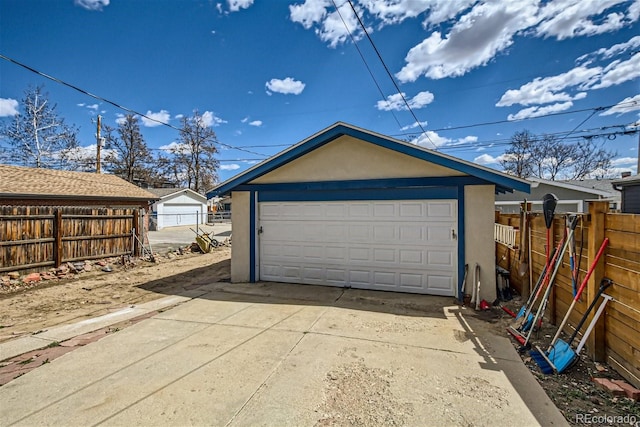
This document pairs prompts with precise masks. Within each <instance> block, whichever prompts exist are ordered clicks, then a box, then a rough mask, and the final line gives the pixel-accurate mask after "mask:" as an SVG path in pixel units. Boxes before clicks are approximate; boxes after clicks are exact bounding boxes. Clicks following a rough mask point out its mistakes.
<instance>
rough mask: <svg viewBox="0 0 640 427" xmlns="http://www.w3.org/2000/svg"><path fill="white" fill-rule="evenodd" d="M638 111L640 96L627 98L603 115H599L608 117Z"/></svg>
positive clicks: (639, 108)
mask: <svg viewBox="0 0 640 427" xmlns="http://www.w3.org/2000/svg"><path fill="white" fill-rule="evenodd" d="M638 110H640V94H638V95H636V96H634V97H631V96H629V97H627V98H625V99H623V100H622V101H620V102H618V103H617V104H616V105H614V106H613V107H611V108H609V109H608V110H607V111H605V112H604V113H600V115H601V116H610V115H612V114H625V113H630V112H632V111H638Z"/></svg>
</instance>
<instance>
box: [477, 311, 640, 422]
mask: <svg viewBox="0 0 640 427" xmlns="http://www.w3.org/2000/svg"><path fill="white" fill-rule="evenodd" d="M522 304H523V303H522V301H521V300H520V298H516V299H513V300H511V301H508V302H505V303H503V304H502V305H503V306H505V307H507V308H509V309H511V310H512V311H513V312H518V310H519V309H520V307H522ZM477 315H478V317H479V318H481V319H483V320H485V321H487V322H488V323H490V324H492V326H493V327H494V330H495V333H496V334H498V335H503V336H509V335H508V334H507V332H506V328H507V327H508V326H509V325H511V324H512V321H513V319H512V318H511V316H509V315H508V314H507V313H506V312H504V311H503V310H502V309H500V308H499V307H492V308H491V310H489V311H486V312H479V313H477ZM555 333H556V327H555V326H553V325H550V324H549V323H547V322H544V323H543V325H542V327H541V329H540V330H539V331H535V332H534V333H533V335H532V343H533V344H535V345H538V346H539V347H540V348H541V349H546V348H547V347H548V346H549V343H550V341H551V339H552V338H553V336H554V335H555ZM561 339H563V340H565V342H566V341H568V337H567V336H564V335H561ZM512 343H513V346H514V348H516V350H518V349H519V348H520V344H519V343H517V342H516V341H515V340H513V339H512ZM575 346H576V342H574V343H573V347H575ZM585 353H586V351H582V352H581V354H580V355H579V359H578V361H577V362H576V364H575V365H573V366H572V367H570V368H568V369H566V370H565V371H564V372H563V373H562V374H553V375H546V374H543V373H542V372H541V371H540V368H539V367H538V365H537V364H536V362H535V360H533V359H532V358H531V357H530V356H529V352H528V351H525V352H521V353H520V355H521V357H522V361H523V363H524V364H525V365H526V366H527V367H528V368H529V370H530V371H531V373H532V375H533V376H534V377H535V378H536V379H537V380H538V383H540V385H541V386H542V388H543V389H544V390H545V392H546V393H547V395H548V396H549V397H550V398H551V400H552V401H553V403H554V404H555V405H556V407H557V408H558V409H559V410H560V411H561V412H562V414H563V415H564V417H565V418H566V420H567V421H568V422H569V424H571V425H574V426H593V425H607V426H617V425H620V426H623V425H624V426H629V425H632V426H640V403H638V402H635V401H633V400H631V399H629V398H627V397H615V396H613V395H611V394H609V393H608V392H606V391H604V390H602V389H600V388H598V387H596V386H595V384H594V383H593V381H592V378H594V377H596V378H609V379H612V380H616V379H618V380H624V378H623V377H622V376H621V375H619V374H618V373H617V372H616V371H615V370H613V368H611V367H610V366H608V365H607V364H604V363H595V362H593V361H592V360H590V359H589V358H588V357H587V356H586V355H585ZM605 416H606V417H612V418H610V419H604V418H603V417H605ZM625 416H627V417H628V419H634V420H635V422H634V423H632V424H629V423H628V422H627V423H624V422H608V421H609V420H615V419H617V418H616V417H620V418H619V419H624V417H625ZM598 417H599V418H598ZM593 419H601V420H604V421H607V422H602V423H598V422H589V420H593Z"/></svg>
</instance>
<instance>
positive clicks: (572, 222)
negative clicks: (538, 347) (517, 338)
mask: <svg viewBox="0 0 640 427" xmlns="http://www.w3.org/2000/svg"><path fill="white" fill-rule="evenodd" d="M577 222H578V218H577V217H576V216H572V217H571V219H570V222H569V228H570V230H569V235H568V236H566V237H565V239H564V244H563V246H562V250H561V251H560V255H559V256H558V257H557V261H556V262H555V266H554V268H553V274H552V275H551V278H550V279H549V284H548V285H547V289H546V290H545V293H544V296H543V297H542V300H541V301H540V305H538V310H537V311H536V315H535V316H534V317H533V322H532V323H531V325H530V327H529V331H528V333H527V335H526V337H525V340H524V344H523V345H522V348H521V350H524V349H527V348H529V341H530V340H531V334H532V333H533V330H534V329H535V326H536V325H537V324H538V321H539V320H540V319H542V316H544V313H545V311H546V309H547V303H548V302H549V297H550V296H551V289H552V288H553V283H554V282H555V279H556V275H557V274H558V270H559V269H560V265H561V264H562V257H563V256H564V254H565V252H566V251H567V246H568V245H569V241H570V240H571V237H572V236H573V233H574V232H575V229H576V224H577ZM556 255H557V254H556Z"/></svg>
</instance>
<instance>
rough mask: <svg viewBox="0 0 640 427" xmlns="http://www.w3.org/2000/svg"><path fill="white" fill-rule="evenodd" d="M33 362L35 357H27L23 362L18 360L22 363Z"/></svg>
mask: <svg viewBox="0 0 640 427" xmlns="http://www.w3.org/2000/svg"><path fill="white" fill-rule="evenodd" d="M31 362H33V357H30V358H28V359H25V360H23V361H21V362H18V363H19V364H20V365H28V364H29V363H31Z"/></svg>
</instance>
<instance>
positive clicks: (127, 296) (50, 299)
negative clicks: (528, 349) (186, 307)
mask: <svg viewBox="0 0 640 427" xmlns="http://www.w3.org/2000/svg"><path fill="white" fill-rule="evenodd" d="M230 256H231V251H230V249H229V248H227V247H223V248H218V249H215V250H214V251H212V252H211V253H209V254H201V253H189V252H188V253H185V254H183V255H178V254H175V253H170V254H168V255H162V256H156V262H155V263H152V262H149V261H143V260H135V262H134V263H127V264H126V265H122V264H115V263H114V264H112V265H110V266H111V267H112V268H113V271H112V272H103V271H101V269H100V268H96V269H95V270H92V271H91V272H83V273H80V274H77V275H75V276H74V277H73V278H71V279H62V280H51V281H45V282H40V284H38V285H37V286H25V287H11V288H2V289H0V342H2V341H6V340H9V339H13V338H16V337H19V336H22V335H27V334H34V333H37V332H38V331H41V330H43V329H46V328H49V327H53V326H56V325H62V324H68V323H73V322H77V321H80V320H83V319H86V318H88V317H95V316H100V315H103V314H106V313H109V312H112V311H117V310H119V309H121V308H123V307H127V306H130V305H132V304H140V303H144V302H148V301H151V300H154V299H157V298H161V297H163V296H166V295H174V294H178V293H180V292H181V291H184V290H189V289H193V288H195V287H198V286H201V285H202V284H205V283H211V282H215V281H225V280H229V277H230ZM504 305H505V306H506V307H508V308H510V309H512V310H513V311H517V310H518V309H519V308H520V306H521V305H522V302H521V301H520V300H519V299H514V300H512V301H509V302H507V303H504ZM476 315H477V316H478V318H480V319H482V320H484V321H486V322H487V323H488V324H489V326H490V328H493V329H494V331H495V333H496V334H498V335H502V336H506V335H507V334H506V332H505V328H506V327H507V326H508V325H509V324H511V321H512V319H511V317H509V316H508V315H507V314H506V313H505V312H504V311H502V310H501V309H500V308H498V307H492V308H491V309H490V310H488V311H485V312H478V313H477V314H476ZM119 327H126V325H119ZM101 333H102V334H104V332H101ZM554 333H555V328H554V327H553V326H549V325H546V326H543V328H542V330H541V331H540V332H539V333H538V334H537V335H535V336H534V338H535V340H534V343H538V344H540V345H541V348H546V347H544V344H548V341H549V340H550V338H551V336H552V335H553V334H554ZM87 342H90V340H89V341H87ZM514 347H515V348H518V347H519V345H518V344H517V343H515V342H514ZM53 350H57V351H60V354H63V353H64V351H70V350H65V349H64V348H63V346H61V347H58V348H57V349H52V351H53ZM63 350H64V351H63ZM47 357H49V358H50V356H49V355H48V354H47ZM51 357H55V356H53V355H52V356H51ZM522 359H523V363H525V365H526V366H527V367H528V368H529V369H530V371H531V373H532V375H534V376H535V377H536V378H537V380H538V382H539V383H540V385H541V386H542V387H543V388H544V389H545V391H546V392H547V394H548V395H549V397H550V398H551V400H552V401H553V402H554V403H555V405H556V406H557V407H558V408H559V409H560V411H561V412H562V413H563V414H564V416H565V418H566V419H567V421H568V422H569V423H570V424H571V425H575V426H586V425H594V424H593V423H591V424H589V423H587V422H581V420H583V421H584V420H586V419H588V418H586V416H590V417H599V416H600V417H602V416H608V417H616V416H619V417H625V416H630V417H635V420H636V421H637V422H638V421H640V404H639V403H637V402H634V401H632V400H631V399H628V398H626V397H614V396H611V395H609V394H608V393H607V392H605V391H603V390H601V389H599V388H597V387H596V386H595V385H594V384H593V382H592V380H591V378H592V377H594V376H596V377H605V378H611V379H622V377H621V376H620V375H618V374H617V373H616V372H615V371H614V370H613V369H612V368H611V367H609V366H607V365H605V364H596V363H594V362H592V361H590V360H589V359H588V358H586V357H585V356H584V354H583V355H581V357H580V360H579V362H578V363H577V364H576V365H575V366H573V367H572V368H570V369H568V370H567V371H566V372H565V373H563V374H560V375H543V374H542V373H541V372H540V371H539V369H538V366H537V365H536V363H535V361H533V360H531V358H530V357H529V356H528V354H527V353H523V354H522ZM28 360H32V357H31V356H29V359H28ZM48 360H49V359H47V360H46V361H48ZM46 361H45V362H42V363H46ZM363 369H364V368H363V367H362V366H360V365H358V364H357V363H354V364H353V366H349V367H348V369H345V370H343V371H340V372H337V371H336V372H330V373H329V374H328V376H327V381H328V383H329V384H330V385H331V387H330V393H329V394H328V398H327V401H326V404H325V407H323V408H321V410H322V412H323V413H324V416H323V418H322V419H321V420H320V421H319V422H318V424H317V425H318V426H328V425H374V424H378V425H384V424H388V425H390V424H389V421H390V420H394V423H393V424H398V425H402V424H403V422H402V421H403V419H404V415H403V414H407V413H408V412H410V408H405V407H404V406H403V405H402V404H401V403H399V402H395V401H393V399H392V396H390V395H389V387H388V383H389V381H390V379H391V377H390V376H391V375H392V373H390V372H387V371H379V372H378V371H376V372H364V371H363ZM361 376H364V377H366V378H368V380H367V383H368V384H369V387H368V388H365V389H363V388H362V381H360V379H361V378H360V377H361ZM345 395H346V396H351V399H347V400H345V399H344V396H345ZM362 399H365V400H366V401H368V402H370V401H372V400H373V401H378V400H379V405H376V407H378V408H379V409H380V410H379V411H377V412H375V413H370V412H363V411H360V410H359V409H358V408H359V407H360V406H362V407H367V406H368V405H360V404H359V402H360V401H361V400H362ZM360 403H361V402H360ZM587 414H588V415H587ZM343 417H344V418H343ZM596 425H598V423H596ZM599 425H629V424H622V423H608V422H607V423H602V424H599ZM639 425H640V424H639Z"/></svg>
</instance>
